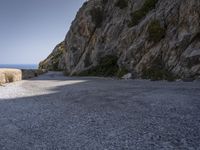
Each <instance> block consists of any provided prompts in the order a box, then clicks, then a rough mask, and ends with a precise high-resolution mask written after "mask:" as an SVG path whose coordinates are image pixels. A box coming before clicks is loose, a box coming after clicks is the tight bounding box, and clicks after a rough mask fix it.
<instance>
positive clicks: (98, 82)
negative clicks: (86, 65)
mask: <svg viewBox="0 0 200 150" xmlns="http://www.w3.org/2000/svg"><path fill="white" fill-rule="evenodd" d="M0 149H1V150H79V149H80V150H129V149H130V150H146V149H148V150H151V149H152V150H200V82H199V81H195V82H181V81H178V82H167V81H156V82H151V81H145V80H115V79H111V78H92V77H90V78H89V77H81V78H76V77H64V76H63V75H62V74H61V73H57V72H50V73H47V74H45V75H42V76H40V77H38V78H35V79H33V80H25V81H20V82H16V83H11V84H7V85H5V86H4V87H1V86H0Z"/></svg>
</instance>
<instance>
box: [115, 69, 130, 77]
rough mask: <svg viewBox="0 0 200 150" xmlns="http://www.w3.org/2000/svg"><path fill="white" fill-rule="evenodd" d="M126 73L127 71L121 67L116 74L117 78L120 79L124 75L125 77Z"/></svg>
mask: <svg viewBox="0 0 200 150" xmlns="http://www.w3.org/2000/svg"><path fill="white" fill-rule="evenodd" d="M128 72H129V71H128V70H127V69H126V68H124V67H122V68H120V69H119V70H118V72H117V77H118V78H121V77H123V76H124V75H126V74H127V73H128Z"/></svg>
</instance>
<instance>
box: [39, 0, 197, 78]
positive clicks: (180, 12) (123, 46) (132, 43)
mask: <svg viewBox="0 0 200 150" xmlns="http://www.w3.org/2000/svg"><path fill="white" fill-rule="evenodd" d="M61 45H62V46H61V47H62V48H59V46H60V45H58V46H57V47H56V48H55V49H54V51H53V52H52V54H51V55H50V56H49V57H48V58H47V59H46V60H45V61H43V62H41V63H40V68H43V69H50V70H65V71H66V72H67V73H68V74H70V75H73V74H79V73H81V72H83V71H86V70H91V69H92V68H93V69H94V68H95V67H96V66H98V65H99V63H100V62H101V59H102V58H104V57H106V56H116V57H117V65H118V67H119V69H120V68H125V69H126V70H127V71H128V72H131V73H134V74H137V76H143V75H146V76H148V73H149V74H156V73H155V72H156V70H162V73H163V72H168V73H170V74H173V75H174V76H178V77H185V76H190V77H197V76H199V75H200V0H89V1H87V2H85V3H84V4H83V6H82V7H81V8H80V10H79V12H78V13H77V16H76V18H75V20H74V21H73V22H72V25H71V28H70V30H69V32H68V34H67V36H66V38H65V40H64V42H62V44H61ZM61 49H62V50H61ZM58 53H59V54H58Z"/></svg>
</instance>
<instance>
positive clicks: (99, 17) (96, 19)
mask: <svg viewBox="0 0 200 150" xmlns="http://www.w3.org/2000/svg"><path fill="white" fill-rule="evenodd" d="M90 15H91V17H92V22H93V23H94V24H95V25H96V27H97V28H99V27H101V24H102V22H103V12H102V10H101V8H93V9H92V10H90Z"/></svg>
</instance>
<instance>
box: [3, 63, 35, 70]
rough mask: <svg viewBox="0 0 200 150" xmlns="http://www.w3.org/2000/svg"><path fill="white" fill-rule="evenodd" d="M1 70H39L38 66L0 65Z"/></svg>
mask: <svg viewBox="0 0 200 150" xmlns="http://www.w3.org/2000/svg"><path fill="white" fill-rule="evenodd" d="M0 68H13V69H37V68H38V65H37V64H0Z"/></svg>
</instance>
